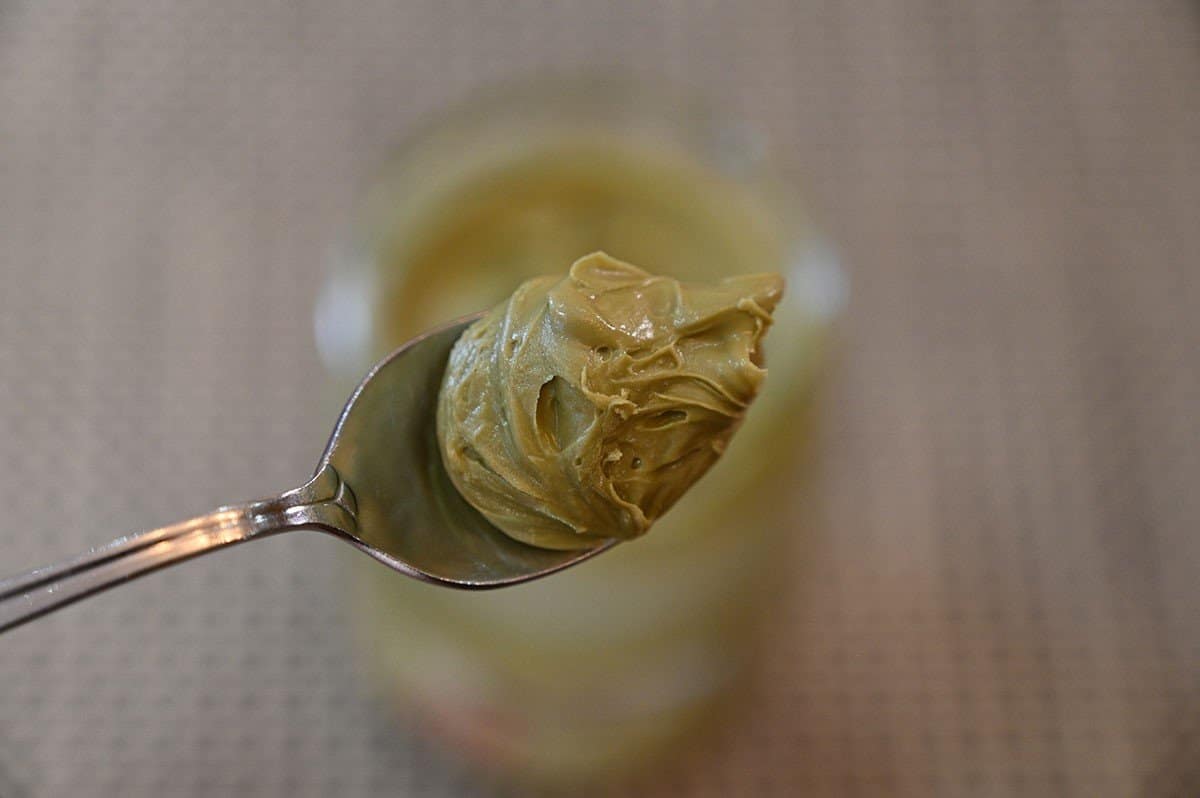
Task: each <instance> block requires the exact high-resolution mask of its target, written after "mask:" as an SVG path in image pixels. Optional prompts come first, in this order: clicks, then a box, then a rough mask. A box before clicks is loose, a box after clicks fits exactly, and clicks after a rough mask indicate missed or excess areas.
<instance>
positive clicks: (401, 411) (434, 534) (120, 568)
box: [0, 315, 615, 631]
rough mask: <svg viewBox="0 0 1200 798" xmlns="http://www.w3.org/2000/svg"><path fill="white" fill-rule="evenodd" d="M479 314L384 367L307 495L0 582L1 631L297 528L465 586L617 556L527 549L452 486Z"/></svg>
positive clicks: (355, 404)
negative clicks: (461, 356)
mask: <svg viewBox="0 0 1200 798" xmlns="http://www.w3.org/2000/svg"><path fill="white" fill-rule="evenodd" d="M477 318H479V316H478V315H476V316H471V317H468V318H466V319H462V320H459V321H457V322H454V323H451V324H449V325H447V326H445V327H441V328H439V329H436V330H433V331H431V332H428V333H426V334H425V335H422V336H420V337H418V338H415V339H413V340H412V341H409V342H408V343H406V344H405V345H404V346H402V347H400V348H399V349H397V350H396V351H395V352H393V353H392V354H391V355H389V356H388V357H387V358H386V359H385V360H383V361H382V362H380V363H379V364H378V365H376V366H375V368H374V369H372V370H371V372H370V373H369V374H368V375H367V376H366V378H365V379H364V380H363V381H362V383H361V384H360V385H359V386H358V388H357V389H356V390H355V391H354V393H353V395H351V397H350V400H349V401H348V402H347V403H346V407H345V408H344V409H343V410H342V414H341V417H340V418H338V422H337V426H335V427H334V429H333V435H332V436H330V438H329V443H328V445H327V446H326V447H325V453H324V454H323V455H322V456H321V462H320V464H319V465H318V466H317V472H316V475H315V476H314V477H313V478H312V479H311V480H309V482H308V483H307V484H306V485H304V486H303V487H300V488H297V489H296V490H291V491H288V492H287V493H284V494H282V495H281V496H279V497H277V498H274V499H266V500H263V501H257V502H251V503H249V504H239V505H231V506H229V507H222V508H220V509H219V510H216V511H214V512H212V513H209V514H208V515H202V516H200V517H198V518H193V519H191V520H190V521H184V522H182V523H178V524H174V525H172V526H166V527H163V528H161V529H155V530H153V531H151V532H144V533H142V534H140V535H132V536H129V537H124V538H120V539H119V540H115V541H113V542H112V543H110V544H108V545H107V546H101V547H100V548H97V549H93V550H91V551H89V552H88V553H87V554H84V555H82V556H80V557H77V558H75V559H73V560H69V561H67V562H64V563H61V564H59V565H53V566H50V567H47V568H40V569H37V570H35V571H30V572H29V573H26V574H22V575H20V576H16V577H13V578H11V579H7V580H4V581H0V631H4V630H6V629H11V628H12V627H14V626H18V625H20V624H22V623H25V622H26V621H30V620H32V619H34V618H37V617H38V616H40V615H44V614H46V613H48V612H50V611H52V610H55V609H58V608H59V607H62V606H65V605H67V604H70V603H72V602H74V601H78V600H79V599H81V598H84V597H86V596H90V595H91V594H93V593H96V592H99V591H101V590H104V589H105V588H108V587H112V586H113V585H116V584H120V583H121V582H125V581H128V580H130V579H133V578H134V577H137V576H141V575H142V574H146V573H149V572H150V571H154V570H157V569H159V568H162V567H164V566H167V565H171V564H173V563H177V562H180V561H181V560H186V559H188V558H190V557H195V556H197V555H200V554H204V553H206V552H209V551H214V550H216V549H220V548H224V547H226V546H231V545H233V544H235V543H241V542H242V541H246V540H257V539H259V538H264V537H267V536H268V535H274V534H277V533H279V532H291V531H293V530H299V529H308V530H317V531H320V532H327V533H329V534H332V535H334V536H336V537H338V538H340V539H342V540H344V541H346V542H347V543H351V544H353V545H354V546H357V547H358V548H359V549H360V550H362V551H363V552H365V553H367V554H369V555H371V556H372V557H374V558H375V559H377V560H379V561H380V562H382V563H384V564H385V565H389V566H391V567H392V568H395V569H396V570H397V571H400V572H401V573H403V574H406V575H408V576H411V577H415V578H417V579H423V580H425V581H427V582H433V583H434V584H439V585H445V586H448V587H457V588H467V589H483V588H493V587H504V586H507V585H515V584H520V583H521V582H528V581H529V580H531V579H537V578H539V577H542V576H546V575H547V574H551V573H554V572H555V571H560V570H562V569H563V568H566V567H568V566H571V565H575V564H576V563H580V562H583V561H584V560H586V559H588V558H590V557H593V556H595V555H596V554H599V553H600V552H602V551H605V550H606V549H609V548H611V547H612V546H613V545H614V544H615V541H609V542H607V543H604V544H601V545H600V546H597V547H595V548H592V549H585V550H581V551H550V550H547V549H538V548H534V547H533V546H528V545H526V544H524V543H518V542H517V541H515V540H513V539H512V538H510V537H508V536H507V535H505V534H503V533H502V532H500V531H499V530H497V529H496V528H495V527H493V526H492V525H491V524H490V523H488V521H487V520H486V519H485V518H484V517H483V516H482V515H480V514H479V513H478V512H477V511H476V510H475V509H474V508H472V507H471V506H470V505H469V504H467V503H466V501H464V500H463V498H462V497H461V496H460V495H459V494H458V491H457V490H456V489H455V487H454V485H453V484H452V483H451V482H450V478H449V477H448V476H447V475H446V473H445V471H444V469H443V468H442V459H441V455H440V454H439V452H438V447H437V441H436V439H435V437H434V414H435V408H436V406H437V395H438V389H439V388H440V386H441V382H442V374H443V372H444V371H445V367H446V358H447V357H448V355H449V354H450V348H451V347H452V346H453V345H454V342H455V341H456V340H458V336H459V335H460V334H461V333H462V331H463V329H464V328H466V327H467V325H469V324H470V323H471V322H473V321H474V320H475V319H477Z"/></svg>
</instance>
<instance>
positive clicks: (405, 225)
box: [316, 79, 844, 779]
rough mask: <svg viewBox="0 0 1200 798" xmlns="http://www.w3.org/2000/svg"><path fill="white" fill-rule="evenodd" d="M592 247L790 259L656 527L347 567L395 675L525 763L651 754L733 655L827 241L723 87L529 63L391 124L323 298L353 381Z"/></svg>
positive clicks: (417, 696) (809, 359) (793, 442)
mask: <svg viewBox="0 0 1200 798" xmlns="http://www.w3.org/2000/svg"><path fill="white" fill-rule="evenodd" d="M595 251H604V252H606V253H608V254H610V255H612V256H614V257H616V258H620V259H621V260H624V261H628V262H630V263H635V264H639V265H641V266H644V267H645V268H647V269H649V270H651V271H653V272H655V273H657V274H664V275H669V276H672V277H675V278H679V279H682V280H714V279H719V278H721V277H725V276H731V275H737V274H745V273H757V272H779V273H781V274H782V275H784V277H785V279H786V281H787V288H786V291H785V292H784V298H783V301H782V302H781V303H780V305H779V307H778V308H776V310H775V313H774V316H775V323H774V326H773V327H772V329H771V333H770V335H769V337H768V340H767V341H766V344H765V356H766V366H767V372H768V373H767V378H766V382H765V384H764V386H763V389H762V392H761V394H760V396H759V398H758V399H757V401H756V403H755V404H754V406H753V407H752V408H750V411H749V412H748V414H747V417H746V421H745V423H744V424H743V426H742V427H741V429H740V430H739V431H738V433H737V434H736V435H735V436H734V437H733V439H732V442H731V443H730V445H729V447H728V450H727V451H726V452H725V454H724V455H723V456H722V457H721V458H720V459H719V460H718V461H717V463H716V465H715V466H713V467H712V469H711V470H710V471H709V472H708V473H707V474H706V475H705V476H703V477H702V478H701V480H700V482H699V483H697V485H696V486H695V487H694V488H693V489H692V490H691V491H690V492H689V493H688V494H687V495H685V496H684V497H683V498H682V499H681V500H680V501H679V502H678V504H676V505H675V506H674V507H673V508H672V509H671V510H670V511H669V512H667V513H666V514H665V515H664V516H663V517H662V518H661V519H660V520H659V521H658V522H657V523H656V525H655V527H654V530H653V531H652V533H651V534H649V535H646V536H644V537H641V538H638V539H636V540H633V541H630V542H628V543H625V544H622V545H620V546H618V547H617V548H615V549H614V550H613V551H611V552H608V553H606V554H604V555H603V556H600V557H597V558H595V559H593V560H591V561H589V562H587V563H584V564H583V565H580V566H578V567H576V568H574V569H571V570H570V571H567V572H564V573H562V574H557V575H555V576H552V577H549V578H547V579H544V580H541V581H538V582H534V583H531V584H528V585H523V586H519V587H513V588H506V589H503V590H497V591H486V592H459V591H454V590H448V589H445V588H440V587H434V586H431V585H427V584H423V583H419V582H416V581H414V580H410V579H405V578H403V577H399V576H397V575H396V574H395V573H394V572H392V571H390V570H388V569H386V568H384V567H381V566H379V565H378V564H376V563H373V562H372V561H370V560H369V559H367V558H361V557H360V558H355V559H354V560H353V563H352V564H351V565H350V566H348V567H349V568H351V569H352V579H351V580H350V587H349V591H348V592H349V594H350V596H351V598H350V600H351V601H353V602H354V608H353V609H354V615H355V617H357V618H359V619H360V621H359V623H360V626H359V628H358V629H357V630H356V633H357V637H358V639H359V641H360V643H361V646H362V651H363V652H364V654H365V659H366V661H367V662H368V664H369V667H370V669H371V670H372V672H373V674H374V676H375V678H376V680H377V684H378V686H379V687H380V688H381V689H382V691H383V692H384V693H385V694H387V695H389V696H391V697H394V698H395V699H396V700H397V705H398V706H399V707H400V711H402V712H404V713H406V714H407V715H408V716H409V717H411V718H419V719H421V720H422V721H423V722H424V723H425V724H426V725H428V726H429V727H430V728H432V729H433V730H435V731H436V732H437V733H438V734H439V736H441V737H443V738H446V739H448V740H449V741H450V742H451V744H452V745H453V747H455V748H457V749H459V750H461V751H463V752H465V753H466V754H467V755H468V756H469V757H470V758H472V759H476V760H480V761H482V762H483V763H484V764H486V765H489V766H495V767H499V768H503V769H505V770H508V771H510V772H512V773H515V774H518V775H520V776H524V777H530V778H541V779H563V778H571V779H578V778H582V777H586V776H587V775H589V774H595V773H600V772H605V773H608V772H612V771H613V770H614V769H615V768H618V767H621V768H623V767H628V766H634V765H636V764H638V763H640V762H644V761H646V759H647V758H648V757H650V756H652V755H653V754H655V753H656V752H660V751H662V750H663V749H664V748H666V747H668V746H669V744H670V743H672V742H674V741H677V740H679V739H681V738H682V737H683V736H684V734H685V733H686V732H687V731H689V730H690V729H691V728H692V727H694V726H696V725H697V724H699V723H700V722H701V721H703V720H704V719H705V718H707V717H709V716H710V714H711V713H712V711H713V709H714V708H716V707H718V706H719V705H720V703H721V698H722V697H723V696H725V695H727V694H728V691H729V689H730V687H731V686H732V685H734V684H735V683H736V680H737V679H738V677H739V675H740V674H742V673H743V672H744V670H745V666H746V664H747V662H746V660H747V654H746V652H748V651H753V650H754V649H755V646H754V645H752V643H753V642H754V640H753V639H754V637H755V633H756V631H757V630H759V629H761V628H762V625H763V616H764V614H765V613H764V609H765V606H766V601H767V600H768V598H769V596H768V593H769V591H770V589H771V585H772V579H773V578H775V577H777V576H778V575H779V570H780V567H781V566H782V567H786V566H787V562H788V561H787V558H786V557H780V556H779V555H778V552H780V551H788V550H789V549H788V548H787V547H788V541H789V540H793V539H796V538H799V537H802V536H803V535H804V534H805V530H804V529H802V528H798V525H797V522H796V520H795V508H796V501H795V500H794V499H793V498H792V497H793V496H795V495H796V494H797V492H798V491H799V490H800V489H801V488H802V485H801V480H800V475H801V471H800V469H799V467H798V466H799V464H800V460H801V458H802V452H803V446H804V438H805V436H806V435H807V434H808V430H809V417H810V415H811V408H812V397H813V392H814V387H815V378H816V376H817V373H818V367H819V365H820V363H821V359H822V352H823V349H824V345H825V341H826V338H827V334H828V328H829V324H830V322H831V321H832V319H833V317H834V316H835V315H836V313H837V311H838V309H839V308H840V306H841V303H842V299H843V295H844V286H843V283H842V278H841V272H840V271H839V269H838V267H837V265H836V263H835V260H834V258H833V256H832V252H831V250H830V248H829V246H828V245H827V243H826V242H825V241H824V240H823V239H822V238H821V236H820V235H819V234H818V232H817V231H816V230H815V229H814V228H813V226H812V224H811V222H810V221H809V219H808V218H807V216H806V215H805V213H804V211H803V208H802V207H801V205H800V204H799V198H798V196H797V190H796V187H795V186H794V185H792V184H791V183H789V182H788V181H786V180H785V179H784V178H783V176H782V175H781V173H780V171H779V166H778V165H777V164H776V163H774V162H773V161H772V160H771V159H770V156H769V154H768V152H767V151H766V149H765V147H764V144H763V141H762V140H761V138H760V137H759V136H758V135H756V134H755V131H752V130H747V129H745V128H744V127H743V126H741V125H739V124H737V120H732V119H729V118H726V117H725V116H722V115H721V113H720V112H719V110H718V109H714V108H713V107H711V106H709V105H707V104H705V103H704V102H701V101H699V100H697V99H695V98H692V97H689V96H686V95H683V94H680V93H676V92H672V91H667V90H662V89H655V88H650V87H647V86H645V85H644V84H640V83H637V82H632V81H628V80H611V79H583V80H571V81H552V82H541V83H531V84H522V85H515V86H507V87H503V88H500V89H493V90H491V91H489V92H485V93H483V94H479V95H476V96H475V97H473V98H472V99H470V100H468V101H467V102H466V103H464V104H462V105H460V106H459V107H457V108H455V109H453V110H451V111H450V112H448V113H445V114H443V115H442V116H441V117H440V118H438V119H437V120H435V121H434V122H433V123H431V124H428V125H426V126H425V127H423V128H422V129H420V131H419V132H418V133H417V134H416V135H414V136H413V137H412V138H411V139H410V140H409V141H408V142H407V143H406V144H405V145H404V146H403V147H402V148H401V149H400V151H399V152H398V153H397V154H396V156H395V158H394V159H393V160H392V161H391V163H389V164H388V165H387V166H386V168H385V169H384V170H382V171H381V173H380V174H379V175H378V179H377V180H376V182H375V185H374V187H373V189H372V191H371V192H370V193H369V195H368V197H367V199H366V201H365V202H364V204H363V206H362V209H361V212H360V214H359V216H358V217H357V220H356V227H355V228H354V229H353V230H352V233H351V236H350V240H349V242H348V244H347V246H346V247H345V248H344V249H343V250H342V251H340V252H339V253H338V255H337V256H336V257H335V258H334V259H333V264H332V268H331V273H330V277H329V280H328V282H327V284H326V285H325V287H324V290H323V293H322V296H321V298H320V300H319V302H318V307H317V319H316V322H317V325H316V326H317V338H318V344H319V347H320V350H321V354H322V357H323V359H324V360H325V362H326V364H327V366H328V368H329V370H330V372H331V374H332V375H333V378H334V382H335V386H334V387H335V390H334V391H333V392H332V393H333V394H335V395H337V396H340V397H344V396H346V395H347V394H348V392H349V390H350V389H351V388H352V387H353V385H354V383H355V382H356V381H357V380H358V379H359V378H360V377H361V375H362V374H363V373H365V371H366V369H367V368H368V367H369V366H370V364H371V363H372V362H374V361H375V360H376V359H378V358H379V357H381V356H382V355H384V354H386V353H387V352H388V351H389V350H391V349H393V348H394V347H396V346H397V345H399V344H400V343H402V342H404V341H405V340H407V339H409V338H411V337H413V336H414V335H417V334H418V333H420V332H422V331H423V330H426V329H428V328H431V327H434V326H437V325H439V324H442V323H443V322H445V321H447V320H450V319H453V318H455V317H458V316H462V315H466V314H469V313H473V312H475V311H479V310H484V309H488V308H491V307H493V306H495V305H496V304H497V303H499V302H501V301H503V300H504V299H505V298H506V297H508V296H509V295H510V294H511V293H512V291H513V289H514V288H516V286H517V285H519V284H520V283H521V282H523V281H524V280H527V279H529V278H530V277H534V276H538V275H549V274H559V275H561V274H563V273H565V272H566V270H567V269H568V268H569V267H570V266H571V264H572V263H573V262H574V261H575V260H576V259H578V258H579V257H581V256H583V255H585V254H587V253H591V252H595ZM398 478H402V477H398ZM781 547H784V548H782V549H781ZM767 623H769V621H767ZM735 722H736V721H735Z"/></svg>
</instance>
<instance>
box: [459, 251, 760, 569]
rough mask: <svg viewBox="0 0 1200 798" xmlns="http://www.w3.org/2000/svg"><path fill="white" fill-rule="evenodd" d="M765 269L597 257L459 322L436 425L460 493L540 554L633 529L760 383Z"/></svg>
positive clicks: (720, 439)
mask: <svg viewBox="0 0 1200 798" xmlns="http://www.w3.org/2000/svg"><path fill="white" fill-rule="evenodd" d="M782 293H783V278H782V277H780V276H779V275H776V274H760V275H749V276H743V277H731V278H728V279H725V280H722V281H720V282H716V283H703V284H702V283H680V282H679V281H677V280H673V279H670V278H667V277H658V276H654V275H652V274H649V273H648V272H645V271H643V270H642V269H639V268H638V267H636V266H632V265H630V264H628V263H623V262H621V261H619V260H616V259H615V258H611V257H609V256H608V255H605V254H604V253H599V252H598V253H594V254H591V255H587V256H585V257H583V258H580V259H579V260H578V261H576V262H575V264H574V265H572V266H571V270H570V273H569V274H568V275H567V276H566V277H565V278H562V277H557V276H554V277H539V278H535V279H533V280H530V281H528V282H526V283H524V284H522V285H521V286H520V287H519V288H518V289H517V290H516V292H515V293H514V294H513V295H512V297H511V298H510V299H509V300H508V301H507V302H504V303H503V304H501V305H499V306H497V307H496V308H494V309H493V310H492V311H490V312H489V313H488V314H487V315H485V316H484V317H483V318H481V319H480V320H479V321H477V322H475V323H474V324H473V325H471V326H470V327H469V328H468V329H467V330H466V331H465V332H464V333H463V335H462V337H461V338H460V339H459V340H458V342H457V343H456V344H455V346H454V349H453V351H452V352H451V354H450V359H449V361H448V363H447V367H446V375H445V377H444V378H443V381H442V388H441V395H440V397H439V401H438V412H437V432H438V443H439V446H440V448H441V452H442V459H443V462H444V464H445V467H446V471H447V472H448V473H449V475H450V478H451V480H452V481H453V482H454V484H455V486H456V487H457V488H458V490H459V492H460V493H462V495H463V497H464V498H465V499H466V500H467V501H468V502H469V503H470V504H471V505H472V506H474V507H475V508H476V509H477V510H479V511H480V512H481V513H482V514H483V515H484V516H486V517H487V518H488V520H489V521H491V522H492V524H494V525H495V526H496V527H498V528H499V529H500V530H502V531H503V532H505V533H506V534H508V535H510V536H511V537H513V538H516V539H517V540H520V541H523V542H525V543H529V544H532V545H535V546H541V547H544V548H550V549H574V548H586V547H590V546H592V545H594V544H596V543H598V542H600V541H602V540H606V539H610V538H623V539H624V538H633V537H637V536H638V535H641V534H642V533H644V532H645V531H646V530H647V529H648V528H649V527H650V525H651V524H652V523H653V522H654V521H655V520H656V519H657V518H658V517H659V516H661V515H662V514H663V513H664V512H666V511H667V510H668V509H669V508H670V507H671V505H673V504H674V503H675V502H676V500H678V499H679V497H680V496H682V495H683V494H684V493H685V492H686V491H687V490H688V488H690V487H691V486H692V484H693V483H694V482H695V481H696V480H697V479H699V478H700V476H701V475H702V474H704V472H705V471H707V470H708V468H709V467H710V466H711V465H712V464H713V463H714V462H716V460H717V458H718V457H720V456H721V453H722V452H723V451H724V449H725V445H726V443H727V442H728V441H729V439H730V437H731V436H732V435H733V433H734V431H735V430H736V429H737V426H738V424H739V423H740V422H741V420H742V416H743V415H744V413H745V412H746V408H747V407H748V406H749V405H750V402H751V401H753V399H754V397H755V395H756V394H757V393H758V390H759V387H760V385H761V384H762V381H763V377H764V376H765V375H766V370H765V369H764V368H763V357H762V349H761V342H762V337H763V335H764V333H765V332H766V330H767V328H768V327H769V326H770V324H771V312H772V311H773V310H774V309H775V305H776V304H777V303H778V302H779V299H780V297H781V295H782Z"/></svg>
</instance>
